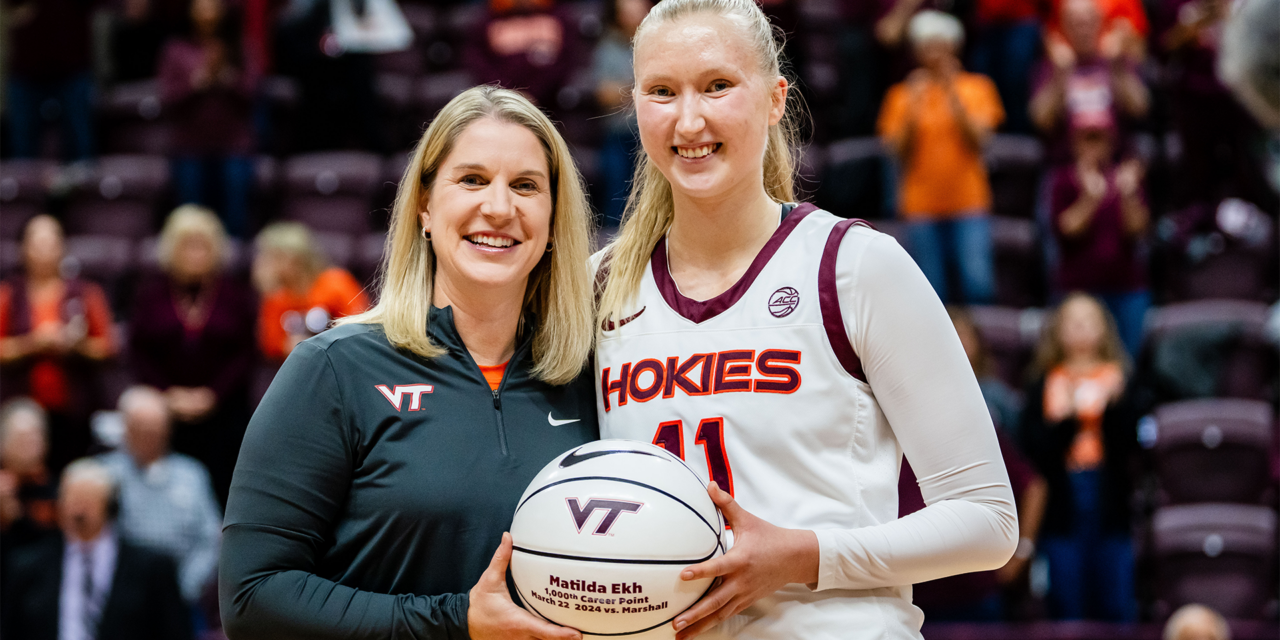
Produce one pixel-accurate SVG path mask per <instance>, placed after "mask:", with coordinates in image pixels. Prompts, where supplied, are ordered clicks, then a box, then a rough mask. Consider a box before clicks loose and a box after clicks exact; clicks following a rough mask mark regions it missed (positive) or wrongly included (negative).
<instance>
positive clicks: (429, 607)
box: [218, 525, 468, 640]
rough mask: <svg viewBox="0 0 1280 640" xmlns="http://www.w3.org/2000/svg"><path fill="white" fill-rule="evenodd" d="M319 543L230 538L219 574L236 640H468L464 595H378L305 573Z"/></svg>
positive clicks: (275, 536) (258, 532)
mask: <svg viewBox="0 0 1280 640" xmlns="http://www.w3.org/2000/svg"><path fill="white" fill-rule="evenodd" d="M316 542H317V541H315V540H309V539H304V538H302V537H300V536H290V535H288V534H287V533H286V532H283V531H279V530H276V529H272V528H270V527H257V526H252V525H232V526H229V527H227V529H226V530H225V531H224V532H223V541H222V559H221V567H220V571H219V575H218V595H219V600H220V601H221V611H222V623H223V628H224V629H225V630H226V633H227V637H228V638H230V639H231V640H258V639H261V640H294V639H296V640H384V639H385V638H401V637H403V638H424V639H435V638H440V639H444V638H465V637H467V615H466V614H467V604H468V597H467V594H464V593H452V594H445V595H438V596H430V597H428V596H411V595H390V594H385V593H371V592H369V591H362V590H359V589H354V588H352V587H348V586H343V585H340V584H338V583H336V582H334V581H332V580H326V579H324V578H321V577H319V576H317V575H315V574H314V573H311V572H310V571H308V570H306V569H301V568H294V567H304V566H310V565H313V564H314V557H313V556H312V555H311V552H312V549H313V545H314V544H315V543H316Z"/></svg>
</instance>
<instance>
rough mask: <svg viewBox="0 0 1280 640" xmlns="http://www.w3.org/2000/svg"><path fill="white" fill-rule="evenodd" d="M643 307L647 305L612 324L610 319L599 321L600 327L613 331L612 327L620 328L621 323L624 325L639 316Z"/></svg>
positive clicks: (642, 311)
mask: <svg viewBox="0 0 1280 640" xmlns="http://www.w3.org/2000/svg"><path fill="white" fill-rule="evenodd" d="M645 309H648V307H640V310H639V311H637V312H635V313H633V314H631V315H630V316H627V317H626V318H623V319H622V320H619V321H618V323H617V324H614V322H613V321H612V320H605V321H604V322H602V323H601V326H600V328H601V329H604V330H605V331H613V330H614V329H621V328H622V325H625V324H627V323H628V322H631V321H632V320H635V319H636V318H639V317H640V314H642V313H644V310H645Z"/></svg>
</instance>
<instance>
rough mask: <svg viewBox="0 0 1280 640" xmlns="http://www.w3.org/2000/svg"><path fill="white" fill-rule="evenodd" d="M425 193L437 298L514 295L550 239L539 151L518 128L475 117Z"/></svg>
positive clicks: (547, 191) (547, 177)
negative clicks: (481, 291)
mask: <svg viewBox="0 0 1280 640" xmlns="http://www.w3.org/2000/svg"><path fill="white" fill-rule="evenodd" d="M435 175H436V177H435V180H434V182H433V183H432V184H431V187H430V191H429V192H428V194H427V196H426V207H425V211H423V212H422V226H423V227H424V228H425V229H427V230H428V231H430V232H431V248H432V250H433V251H434V252H435V256H436V265H437V270H436V276H435V290H436V299H437V301H439V300H441V295H442V294H443V296H444V299H445V300H449V299H452V298H454V297H456V296H457V295H458V294H459V293H460V292H466V291H469V290H475V289H487V290H490V291H493V292H495V293H497V292H503V293H504V295H510V296H515V299H516V300H520V299H522V296H523V295H524V290H525V285H526V284H527V283H528V280H529V274H530V273H532V271H533V269H534V267H536V266H537V265H538V261H539V260H541V259H542V257H543V256H544V255H545V254H546V250H547V242H548V240H549V239H550V236H551V213H552V209H553V203H552V201H551V171H550V168H549V167H548V163H547V153H546V150H545V149H544V148H543V146H542V143H541V142H540V141H539V140H538V138H537V136H535V135H534V134H533V132H531V131H529V130H528V129H526V128H525V127H523V126H521V125H518V124H512V123H509V122H501V121H498V120H495V119H493V118H481V119H480V120H477V121H476V122H474V123H472V124H471V125H469V126H468V127H467V128H466V129H464V130H463V131H462V133H461V134H459V135H458V138H457V140H456V141H454V144H453V150H452V151H451V152H450V153H449V155H448V156H446V157H445V159H444V161H443V162H441V163H440V168H439V170H437V171H436V174H435Z"/></svg>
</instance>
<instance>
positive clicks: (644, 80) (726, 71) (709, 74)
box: [636, 67, 742, 85]
mask: <svg viewBox="0 0 1280 640" xmlns="http://www.w3.org/2000/svg"><path fill="white" fill-rule="evenodd" d="M740 75H742V70H741V69H731V68H729V67H714V68H711V69H707V70H705V71H702V72H701V73H699V74H698V77H699V78H726V79H727V78H729V77H731V76H740ZM674 80H675V78H674V77H672V76H669V75H667V74H665V73H658V74H654V75H651V76H644V77H638V78H636V84H638V85H639V84H650V83H663V84H668V83H671V82H672V81H674Z"/></svg>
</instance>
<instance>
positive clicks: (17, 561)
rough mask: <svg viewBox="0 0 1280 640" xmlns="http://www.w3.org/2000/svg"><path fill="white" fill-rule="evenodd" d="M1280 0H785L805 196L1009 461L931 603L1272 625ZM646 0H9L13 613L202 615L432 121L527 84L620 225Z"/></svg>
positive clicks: (167, 622) (204, 623)
mask: <svg viewBox="0 0 1280 640" xmlns="http://www.w3.org/2000/svg"><path fill="white" fill-rule="evenodd" d="M1267 1H1269V0H1240V1H1238V2H1229V1H1227V0H763V2H762V4H763V7H764V9H765V11H766V13H768V14H769V15H770V17H771V19H772V20H773V21H774V23H775V24H776V26H777V27H778V30H779V31H780V32H781V33H783V34H785V36H786V47H785V52H786V56H787V59H788V61H789V65H788V69H787V73H788V75H789V77H790V79H791V81H792V85H791V86H792V98H791V99H792V100H793V102H794V103H795V105H796V106H797V107H802V108H803V110H804V111H805V113H806V114H807V115H808V117H807V118H806V119H805V122H804V125H803V126H804V129H805V135H806V140H807V143H806V145H805V146H804V147H803V148H802V149H797V150H796V152H797V154H798V155H799V156H800V158H801V163H800V166H801V173H802V177H803V180H802V185H803V186H804V188H806V189H807V191H808V193H807V194H806V197H807V198H809V199H811V200H813V201H814V202H816V203H817V204H818V205H820V206H822V207H824V208H826V209H828V210H830V211H832V212H834V213H836V214H837V215H841V216H845V217H860V218H867V219H869V220H871V221H872V223H873V224H874V225H875V226H876V227H877V228H879V229H880V230H882V231H884V232H886V233H889V234H891V235H893V236H894V237H895V238H897V239H898V240H899V242H901V243H902V244H903V245H904V246H905V247H906V248H907V249H908V250H909V251H910V252H911V254H912V256H913V257H914V258H915V259H916V261H917V263H918V264H919V265H920V267H921V269H922V270H923V271H924V273H925V275H926V276H927V277H928V279H929V281H930V283H931V284H933V286H934V288H935V289H936V291H937V292H938V294H939V296H940V297H941V298H942V299H943V301H944V302H946V303H948V304H949V305H950V309H951V310H952V319H953V321H954V322H955V325H956V330H957V332H958V334H959V336H960V339H961V342H962V343H963V344H964V346H965V348H966V351H967V352H968V353H969V355H970V359H971V362H972V363H973V366H974V371H975V374H977V376H978V379H979V382H980V385H981V387H982V390H983V394H984V396H985V397H986V400H987V402H988V405H989V406H990V408H991V413H992V416H993V419H994V422H995V423H996V425H997V429H998V432H999V435H1000V438H1001V446H1002V451H1003V452H1004V454H1005V462H1006V466H1007V467H1008V468H1009V471H1010V477H1011V480H1012V481H1013V485H1014V490H1015V493H1016V494H1017V498H1018V508H1019V513H1020V526H1021V528H1022V530H1021V538H1022V542H1021V543H1020V544H1019V547H1018V550H1017V553H1016V554H1015V556H1014V558H1013V559H1012V560H1011V561H1010V563H1009V564H1008V565H1007V566H1006V567H1004V568H1002V569H1001V570H999V571H996V572H991V573H988V574H971V575H967V576H960V577H956V578H951V579H947V580H943V581H938V582H936V583H929V584H925V585H919V586H918V587H917V589H916V598H915V599H916V602H917V603H918V604H919V605H920V606H921V607H922V608H923V609H924V610H925V611H926V615H927V616H928V619H929V620H931V621H947V620H953V621H1001V620H1005V621H1019V620H1021V621H1025V620H1038V619H1069V620H1076V619H1091V620H1103V621H1111V622H1117V623H1130V622H1137V621H1164V620H1166V619H1168V620H1169V630H1168V631H1167V633H1166V636H1165V637H1167V638H1180V639H1184V638H1214V639H1218V638H1222V639H1225V638H1227V637H1229V636H1230V630H1229V629H1228V628H1227V626H1226V622H1224V621H1223V619H1222V617H1221V616H1220V615H1219V613H1218V612H1221V614H1223V615H1226V616H1227V617H1230V618H1232V619H1233V620H1249V619H1253V620H1271V621H1272V622H1274V621H1275V619H1276V616H1277V613H1278V611H1277V596H1278V595H1280V594H1278V591H1280V589H1278V588H1277V587H1278V585H1280V578H1278V577H1277V574H1276V571H1275V562H1274V561H1275V558H1276V538H1277V536H1276V507H1277V500H1278V499H1280V491H1277V478H1278V477H1280V444H1278V438H1277V434H1276V429H1277V425H1276V422H1277V420H1276V416H1277V414H1276V408H1277V401H1278V400H1280V394H1278V393H1277V370H1278V369H1280V367H1278V365H1277V354H1276V343H1277V335H1278V334H1280V326H1277V317H1278V316H1277V307H1276V306H1275V304H1276V301H1277V299H1278V298H1280V251H1278V250H1277V249H1278V247H1277V245H1278V242H1277V224H1276V222H1277V220H1276V218H1277V212H1278V211H1280V195H1277V190H1278V189H1280V137H1277V136H1276V134H1275V133H1274V132H1270V133H1269V132H1268V131H1267V130H1266V128H1264V126H1263V125H1262V124H1260V123H1259V122H1258V120H1256V119H1255V117H1254V115H1252V112H1251V111H1249V110H1247V109H1246V108H1245V107H1244V106H1242V104H1241V103H1240V101H1239V100H1238V99H1237V98H1236V97H1234V96H1233V94H1232V92H1231V91H1229V90H1228V89H1227V87H1226V86H1225V85H1224V83H1223V82H1222V81H1221V80H1220V79H1219V77H1220V75H1219V66H1220V60H1219V54H1220V51H1219V47H1220V45H1221V44H1222V43H1223V31H1224V25H1225V24H1226V22H1225V21H1226V20H1227V19H1228V18H1229V17H1230V15H1231V14H1232V12H1233V11H1237V10H1239V7H1240V6H1241V5H1242V4H1243V3H1249V2H1267ZM652 4H653V3H652V2H651V0H575V1H572V2H570V1H566V0H490V1H489V2H487V3H486V2H483V1H480V2H441V1H432V2H415V1H411V0H4V2H3V20H2V21H0V23H2V24H3V27H4V29H5V33H4V37H3V42H4V47H5V51H4V53H3V55H4V59H3V66H2V67H0V69H2V71H0V73H2V75H3V97H2V99H3V127H4V128H3V136H0V207H3V209H2V213H0V277H3V284H0V375H2V376H3V377H2V379H0V400H2V401H3V402H4V404H3V405H2V407H0V555H2V556H3V558H2V559H0V562H2V563H3V566H4V575H3V576H0V578H2V579H3V582H4V585H5V586H4V592H3V598H2V600H3V602H0V605H3V615H0V635H3V636H5V637H24V638H25V637H32V638H36V637H49V638H52V637H54V635H53V634H54V633H62V632H58V631H56V630H57V629H58V628H63V629H66V628H73V629H74V630H73V631H71V632H70V633H71V634H72V635H70V636H66V635H59V637H85V638H88V637H93V635H92V633H91V632H90V631H89V630H90V629H93V628H97V629H99V630H100V632H99V635H98V636H97V637H100V638H107V637H130V638H134V637H157V638H160V637H173V638H179V637H182V638H185V637H191V636H193V635H197V634H211V636H210V637H216V634H217V628H218V626H219V625H218V620H217V612H216V598H215V597H212V594H213V589H214V586H215V579H216V576H215V575H214V574H215V570H216V566H217V553H218V545H219V535H220V521H221V513H222V509H223V507H224V506H225V501H226V495H227V490H228V487H229V484H230V478H231V472H232V470H233V469H234V465H235V460H236V456H237V454H238V451H239V447H240V442H241V439H242V437H243V434H244V429H245V426H246V424H247V422H248V418H249V416H250V415H251V413H252V410H253V407H254V406H255V405H256V403H257V401H258V399H260V398H261V396H262V394H263V393H265V392H266V389H267V386H268V384H269V382H270V380H271V376H272V374H273V372H274V370H275V368H276V367H277V366H278V365H279V363H280V362H282V361H283V359H284V358H285V357H287V356H288V354H289V352H290V351H291V349H292V348H293V347H294V346H295V345H296V344H297V343H298V342H299V341H301V340H304V339H306V338H308V337H310V336H312V335H315V334H317V333H320V332H322V331H324V330H325V329H326V328H327V327H328V326H329V324H330V322H331V321H332V320H334V319H336V318H339V317H341V316H344V315H349V314H353V313H359V312H361V311H363V310H364V309H366V308H367V307H368V305H369V304H370V300H369V299H368V297H367V294H366V286H367V284H368V283H370V282H371V281H372V279H373V278H374V277H376V276H375V274H376V267H377V264H378V261H379V259H380V256H381V250H382V241H383V238H384V233H385V224H386V208H387V207H388V206H389V205H390V202H391V199H392V198H393V197H394V191H395V184H396V183H397V182H398V181H399V180H400V178H401V175H402V174H403V173H404V170H405V164H406V158H407V153H406V150H407V149H409V148H410V147H412V146H413V145H414V144H415V143H416V142H417V139H418V137H419V136H420V134H421V132H422V130H423V128H424V126H425V123H426V122H427V121H429V119H430V118H431V116H432V114H434V113H435V111H436V110H437V109H439V107H440V106H442V105H443V104H444V103H445V102H447V101H448V100H449V99H450V98H451V97H452V96H453V95H456V93H457V92H459V91H460V90H462V89H465V88H467V87H469V86H472V85H474V84H477V83H488V82H495V83H500V84H502V85H503V86H506V87H511V88H517V89H520V90H522V91H523V92H524V93H526V94H527V95H528V96H529V97H530V98H531V99H532V100H534V101H535V102H536V103H537V104H538V105H540V106H541V107H542V108H544V109H546V110H547V111H548V112H549V113H551V114H552V116H553V118H554V119H555V121H556V122H557V124H559V125H560V126H561V130H562V132H563V134H564V135H565V137H566V139H567V140H568V141H569V142H570V144H571V147H572V148H573V150H574V153H575V160H576V161H577V162H578V164H579V167H580V169H581V171H582V173H583V177H584V180H585V182H586V184H587V186H588V188H589V193H590V195H591V199H592V203H593V206H594V208H595V210H596V213H597V221H598V224H599V228H600V235H601V238H602V239H604V238H607V237H608V236H609V234H610V233H611V232H612V230H613V229H616V227H617V225H618V224H619V222H620V220H621V219H622V216H623V211H624V208H625V201H626V194H627V192H628V189H629V181H630V178H631V174H632V171H633V164H634V163H633V159H634V158H635V157H636V154H637V153H640V150H639V142H638V138H637V132H636V125H635V120H634V115H633V114H632V113H631V112H630V111H629V108H628V105H629V100H630V97H629V86H630V83H631V81H632V72H631V46H630V38H631V36H632V35H633V34H634V32H635V30H636V27H637V26H638V25H639V23H640V21H641V20H643V18H644V17H645V15H646V14H647V12H648V11H649V9H650V7H651V6H652ZM1266 124H1267V125H1268V126H1273V127H1274V126H1275V124H1276V123H1266ZM282 454H285V452H282ZM900 493H901V496H902V497H901V512H902V514H903V515H905V514H907V513H910V512H911V511H913V510H915V509H918V508H920V507H922V506H923V502H922V499H921V498H920V494H919V490H918V488H916V485H915V482H914V476H913V475H912V472H911V470H910V464H909V461H906V462H904V469H903V475H902V482H901V491H900ZM104 541H112V542H104ZM103 558H108V559H109V560H104V559H103ZM58 567H61V568H62V570H61V571H60V572H59V571H56V570H55V569H57V568H58ZM125 571H128V572H131V573H130V575H131V576H133V578H134V579H133V580H131V581H130V583H131V585H132V586H131V587H130V588H136V590H137V594H129V595H130V597H129V598H125V597H124V596H118V595H117V594H116V593H114V592H113V591H112V589H111V588H110V585H111V584H113V583H112V581H111V580H112V578H111V576H112V575H118V574H120V572H125ZM113 572H114V573H113ZM114 584H120V583H119V582H117V583H114ZM66 585H72V586H71V587H68V586H66ZM71 592H74V593H71ZM69 593H70V595H68V594H69ZM135 595H136V597H134V596H135ZM60 598H62V600H60ZM66 598H71V601H72V602H74V604H75V606H76V607H77V609H75V611H72V612H67V611H66V610H65V607H64V612H63V613H62V614H58V613H56V612H57V611H58V607H57V606H56V605H57V603H58V602H60V601H61V602H63V603H64V604H65V603H66V602H67V600H66ZM139 602H143V603H145V604H146V606H145V607H142V608H141V609H138V607H139V606H140V605H138V603H139ZM1196 602H1201V603H1204V604H1208V605H1211V606H1212V607H1213V609H1208V608H1205V607H1198V608H1197V607H1194V606H1193V607H1191V608H1181V609H1180V607H1183V605H1188V604H1191V603H1196ZM50 603H52V605H53V608H52V609H49V608H48V607H50V606H51V604H50ZM131 607H132V608H131ZM135 609H137V610H135ZM1215 609H1216V611H1215ZM162 610H163V611H162ZM1175 610H1176V611H1177V613H1176V614H1175ZM49 611H54V612H55V613H54V614H49V613H48V612H49ZM81 613H83V615H81ZM59 616H61V617H59ZM1170 616H1172V617H1170ZM50 625H52V626H50ZM68 625H70V626H68ZM49 629H54V630H55V631H52V632H51V631H49ZM1188 629H1189V630H1188ZM1188 634H1190V635H1188ZM1197 634H1198V635H1197Z"/></svg>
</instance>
